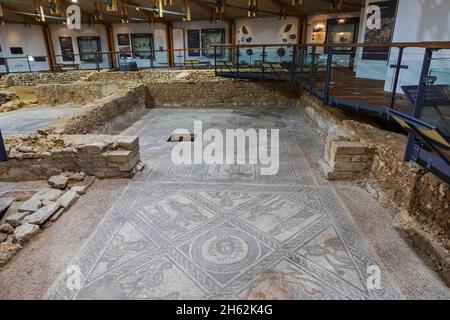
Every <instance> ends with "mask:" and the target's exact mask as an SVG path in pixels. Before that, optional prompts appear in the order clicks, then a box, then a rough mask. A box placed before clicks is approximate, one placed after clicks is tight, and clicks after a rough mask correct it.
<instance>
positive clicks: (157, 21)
mask: <svg viewBox="0 0 450 320" xmlns="http://www.w3.org/2000/svg"><path fill="white" fill-rule="evenodd" d="M121 4H128V5H130V6H133V7H142V5H141V4H139V3H137V2H134V1H132V0H128V1H119V6H120V5H121ZM139 12H140V13H142V14H143V15H145V16H146V17H147V18H148V19H149V20H151V21H154V22H156V23H164V24H165V25H169V24H170V21H167V20H166V19H164V18H160V17H155V16H154V15H153V14H152V13H150V12H148V11H146V10H140V11H139Z"/></svg>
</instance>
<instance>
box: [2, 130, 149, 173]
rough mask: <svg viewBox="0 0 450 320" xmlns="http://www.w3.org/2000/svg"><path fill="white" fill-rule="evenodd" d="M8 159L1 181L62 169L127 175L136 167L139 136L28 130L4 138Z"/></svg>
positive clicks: (137, 163) (138, 157)
mask: <svg viewBox="0 0 450 320" xmlns="http://www.w3.org/2000/svg"><path fill="white" fill-rule="evenodd" d="M5 144H6V147H7V150H8V151H9V161H8V162H4V163H0V180H1V181H31V180H43V179H48V178H50V177H51V176H54V175H58V174H60V173H62V172H65V171H72V172H84V173H86V174H88V175H92V176H96V177H98V178H130V177H132V176H133V175H134V173H135V172H136V170H138V169H140V154H139V140H138V138H137V137H133V136H108V135H44V134H31V135H23V136H12V137H6V138H5Z"/></svg>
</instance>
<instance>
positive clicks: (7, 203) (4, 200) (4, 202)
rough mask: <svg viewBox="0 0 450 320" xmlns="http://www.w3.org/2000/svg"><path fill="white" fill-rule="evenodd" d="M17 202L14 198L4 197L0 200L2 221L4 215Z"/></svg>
mask: <svg viewBox="0 0 450 320" xmlns="http://www.w3.org/2000/svg"><path fill="white" fill-rule="evenodd" d="M14 201H16V198H13V197H2V198H0V219H1V217H2V215H3V213H5V212H6V210H8V208H9V207H10V206H11V204H12V203H13V202H14Z"/></svg>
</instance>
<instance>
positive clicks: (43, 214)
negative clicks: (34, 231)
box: [22, 202, 61, 225]
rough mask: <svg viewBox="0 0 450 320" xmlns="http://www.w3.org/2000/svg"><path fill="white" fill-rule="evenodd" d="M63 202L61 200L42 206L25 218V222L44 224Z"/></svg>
mask: <svg viewBox="0 0 450 320" xmlns="http://www.w3.org/2000/svg"><path fill="white" fill-rule="evenodd" d="M60 207H61V204H60V203H59V202H53V203H51V204H48V205H46V206H45V207H42V208H41V209H39V210H38V211H36V212H35V213H33V214H31V215H29V216H27V217H26V218H25V219H23V222H22V223H23V224H28V223H29V224H35V225H42V224H43V223H44V222H45V221H47V220H48V219H49V218H50V217H51V216H52V215H53V214H54V213H55V212H56V211H57V210H58V209H59V208H60Z"/></svg>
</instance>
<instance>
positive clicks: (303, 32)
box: [297, 18, 308, 44]
mask: <svg viewBox="0 0 450 320" xmlns="http://www.w3.org/2000/svg"><path fill="white" fill-rule="evenodd" d="M307 32H308V20H307V19H306V18H299V20H298V38H297V44H305V43H306V40H307Z"/></svg>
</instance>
